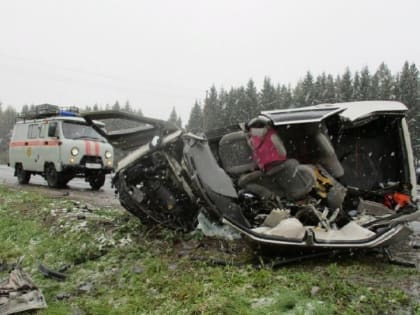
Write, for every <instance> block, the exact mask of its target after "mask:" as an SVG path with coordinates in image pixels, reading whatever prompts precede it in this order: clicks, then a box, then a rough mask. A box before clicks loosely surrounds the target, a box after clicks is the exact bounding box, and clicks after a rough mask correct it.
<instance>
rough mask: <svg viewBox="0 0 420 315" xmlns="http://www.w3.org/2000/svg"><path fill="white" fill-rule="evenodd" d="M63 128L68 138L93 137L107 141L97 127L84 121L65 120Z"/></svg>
mask: <svg viewBox="0 0 420 315" xmlns="http://www.w3.org/2000/svg"><path fill="white" fill-rule="evenodd" d="M62 129H63V135H64V138H66V139H73V140H76V139H93V140H99V141H102V142H106V141H105V139H104V137H102V136H101V135H100V134H99V133H97V132H96V130H95V129H93V128H92V127H90V126H88V125H86V124H84V123H82V122H69V121H64V122H63V124H62Z"/></svg>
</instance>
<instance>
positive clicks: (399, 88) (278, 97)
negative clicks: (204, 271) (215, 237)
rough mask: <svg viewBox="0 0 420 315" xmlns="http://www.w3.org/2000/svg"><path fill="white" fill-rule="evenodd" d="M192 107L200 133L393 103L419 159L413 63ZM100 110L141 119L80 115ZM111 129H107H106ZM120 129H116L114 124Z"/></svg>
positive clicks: (0, 131)
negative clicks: (336, 107) (331, 107)
mask: <svg viewBox="0 0 420 315" xmlns="http://www.w3.org/2000/svg"><path fill="white" fill-rule="evenodd" d="M197 99H202V101H196V102H195V104H192V108H191V112H190V117H189V119H188V123H187V124H186V126H185V128H186V129H188V130H190V131H192V132H203V131H206V130H210V129H214V128H219V127H222V126H225V125H231V124H235V123H238V122H244V121H247V120H249V119H250V118H252V117H254V116H256V115H257V114H258V113H259V112H260V111H262V110H270V109H285V108H293V107H301V106H307V105H316V104H321V103H337V102H349V101H362V100H397V101H401V102H403V103H404V104H405V105H406V106H407V107H408V108H409V111H408V114H407V115H408V123H409V127H410V131H411V136H412V142H413V149H414V154H415V157H416V158H417V159H419V158H420V124H419V123H420V73H419V70H418V68H417V66H416V65H415V64H414V63H409V62H405V63H404V64H403V66H402V68H401V70H400V71H398V72H397V73H392V72H391V71H390V69H389V67H388V66H387V65H386V64H385V63H382V64H381V65H380V66H379V67H378V68H377V69H375V70H371V69H369V68H368V67H364V68H363V69H358V70H351V69H348V68H347V69H346V70H345V71H344V72H343V73H341V74H338V75H337V74H336V75H333V74H326V73H320V74H313V73H311V72H307V73H306V74H304V76H303V78H302V79H301V80H300V81H299V82H297V84H296V85H294V86H292V85H290V84H282V83H276V82H273V81H272V80H271V79H270V78H269V77H266V78H265V79H264V81H263V82H262V85H261V87H260V88H257V84H256V83H255V82H254V81H253V80H252V79H249V80H248V82H246V84H245V85H243V86H239V87H231V88H230V89H228V90H226V89H219V90H218V89H217V88H216V87H215V86H211V87H210V88H209V90H207V91H206V92H205V95H204V96H197ZM32 106H33V105H31V106H29V105H24V106H23V107H22V112H25V111H29V110H31V107H32ZM103 109H113V110H123V111H128V112H133V113H137V114H140V115H142V111H141V109H139V108H137V107H136V108H134V107H132V106H131V105H130V103H129V102H128V101H127V102H126V103H125V104H124V105H120V103H119V102H118V101H117V102H115V103H114V104H113V105H111V106H110V105H105V107H102V106H100V105H96V104H95V105H93V106H85V107H84V108H83V110H85V111H96V110H103ZM16 116H17V112H16V110H15V109H14V108H13V107H12V106H7V107H6V108H4V107H3V106H2V104H1V103H0V162H1V163H5V161H7V158H6V156H7V155H6V153H5V151H7V147H8V142H9V138H10V133H11V129H12V128H13V125H14V123H15V120H16ZM168 121H171V122H173V123H174V124H176V125H177V126H179V127H181V126H182V121H181V117H179V116H178V115H177V113H176V108H175V107H174V108H173V110H172V111H171V113H170V116H169V117H168ZM107 127H108V128H109V129H110V130H112V129H113V128H112V126H107ZM119 127H120V126H119Z"/></svg>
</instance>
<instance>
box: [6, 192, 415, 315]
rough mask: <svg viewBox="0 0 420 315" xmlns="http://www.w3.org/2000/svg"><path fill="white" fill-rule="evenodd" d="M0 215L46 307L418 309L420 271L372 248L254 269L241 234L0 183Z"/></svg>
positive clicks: (93, 310) (9, 251)
mask: <svg viewBox="0 0 420 315" xmlns="http://www.w3.org/2000/svg"><path fill="white" fill-rule="evenodd" d="M63 198H64V197H63ZM0 216H1V220H0V239H1V242H0V262H1V261H2V260H3V261H7V262H8V263H9V264H11V263H13V262H14V261H16V260H17V259H18V257H20V256H21V255H25V259H24V264H23V266H24V270H26V271H28V272H29V273H30V274H31V275H32V277H33V279H34V281H35V283H37V284H38V286H39V287H40V288H41V290H42V291H43V292H44V295H45V297H46V300H47V303H48V309H46V310H42V311H39V312H38V313H37V314H41V315H44V314H71V313H77V312H78V313H80V314H338V313H344V314H382V313H402V312H408V313H416V312H417V313H419V312H420V306H419V301H418V297H417V300H416V297H415V296H412V295H410V294H409V288H410V283H411V284H412V283H414V284H415V283H418V281H419V280H420V276H419V272H418V271H415V270H413V269H406V268H403V267H397V266H392V265H389V264H387V263H385V262H383V261H382V260H380V259H379V260H376V257H372V256H361V257H347V258H343V259H341V260H337V261H335V260H329V259H322V260H318V261H308V262H303V263H299V264H295V265H292V266H288V267H283V268H280V269H277V270H272V269H270V268H269V267H262V268H257V269H256V268H254V267H253V266H252V265H251V260H249V258H250V257H252V256H253V255H254V254H253V253H252V252H251V250H249V249H248V248H247V247H244V246H243V244H242V242H241V241H239V242H227V241H223V242H222V241H218V240H214V239H207V238H203V237H202V236H200V235H190V234H180V233H176V232H173V231H168V230H165V229H161V228H147V227H145V226H142V225H141V224H140V222H139V221H138V220H137V219H136V218H134V217H132V216H131V215H129V214H128V213H126V212H125V211H121V210H118V209H90V210H89V211H87V210H85V209H83V207H81V205H78V204H77V203H75V202H73V201H72V200H67V199H62V198H61V199H58V198H50V197H47V196H43V195H41V194H39V193H32V192H26V191H22V190H11V189H8V188H5V187H2V186H0ZM197 258H200V259H197ZM210 258H217V259H219V260H220V259H224V260H225V261H226V262H227V264H226V265H224V266H221V265H214V264H212V263H210ZM40 262H43V263H45V264H46V265H48V266H50V267H52V268H56V269H58V268H60V267H61V266H64V265H68V266H69V268H68V269H67V270H66V273H67V274H68V278H67V280H66V281H63V282H59V281H56V280H53V279H48V278H44V277H43V276H42V275H41V274H40V273H39V272H38V270H37V266H38V264H39V263H40ZM229 262H232V263H233V264H230V263H229ZM6 275H7V273H6V272H5V271H4V272H2V273H1V274H0V276H1V277H5V276H6ZM60 296H61V297H63V296H64V297H65V298H64V299H58V297H60Z"/></svg>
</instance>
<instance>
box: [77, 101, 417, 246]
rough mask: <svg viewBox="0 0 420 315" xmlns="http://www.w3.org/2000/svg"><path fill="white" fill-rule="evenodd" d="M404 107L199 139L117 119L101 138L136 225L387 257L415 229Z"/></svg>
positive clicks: (335, 108)
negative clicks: (204, 226) (200, 221)
mask: <svg viewBox="0 0 420 315" xmlns="http://www.w3.org/2000/svg"><path fill="white" fill-rule="evenodd" d="M406 111H407V108H406V106H405V105H404V104H402V103H399V102H393V101H365V102H351V103H338V104H321V105H316V106H310V107H301V108H293V109H283V110H272V111H264V112H261V113H260V114H259V115H258V116H257V117H255V118H253V119H251V120H250V121H247V122H244V123H240V124H236V125H232V126H226V127H225V128H221V129H218V130H211V131H208V132H206V133H205V134H203V135H195V134H191V133H187V132H184V131H183V130H181V129H179V128H177V127H175V126H174V125H172V124H170V123H168V122H165V121H161V120H156V119H151V118H145V117H139V116H137V115H133V114H129V113H121V112H112V111H104V112H96V113H88V114H85V119H86V120H87V121H88V122H90V123H91V124H92V127H94V128H95V126H94V124H93V123H92V121H93V120H94V119H95V120H102V121H106V120H107V119H115V118H118V119H122V120H128V121H131V122H132V121H135V122H137V123H138V126H137V127H133V128H129V129H127V130H119V131H115V132H110V133H107V134H106V133H105V132H104V131H103V130H100V129H99V128H97V127H96V129H97V131H98V132H100V133H102V134H103V136H104V137H106V138H107V139H108V140H109V142H110V143H112V144H113V145H114V147H116V148H118V149H120V150H122V151H123V152H124V153H125V157H124V158H123V159H122V160H121V161H120V162H119V164H118V168H117V170H116V174H115V176H114V178H113V185H114V186H115V188H116V191H117V193H118V195H119V199H120V201H121V204H122V205H123V206H124V207H125V208H126V209H127V210H128V211H130V212H131V213H132V214H134V215H135V216H137V217H139V218H140V220H141V221H142V222H143V223H144V224H160V225H163V226H166V227H169V228H173V229H181V230H185V231H188V230H192V229H194V228H195V226H196V225H197V216H198V214H199V213H203V214H205V215H206V216H207V217H208V218H210V219H211V220H214V221H217V222H220V223H223V224H227V225H229V226H231V227H232V228H234V229H235V230H237V231H239V232H240V233H241V234H242V235H244V236H245V237H246V238H247V239H249V240H250V241H251V242H252V243H254V244H257V245H259V246H261V247H266V248H270V249H275V250H290V249H302V250H306V249H310V250H314V249H358V248H374V247H383V246H386V245H388V244H391V243H392V242H395V241H397V240H401V239H404V238H406V237H407V236H408V234H409V233H410V230H409V229H408V228H407V227H406V223H407V222H409V221H411V220H414V219H415V218H418V217H419V215H420V211H418V209H417V206H416V205H415V199H416V175H415V169H414V163H413V156H412V151H411V144H410V137H409V132H408V128H407V122H406V118H405V113H406Z"/></svg>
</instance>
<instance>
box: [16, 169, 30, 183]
mask: <svg viewBox="0 0 420 315" xmlns="http://www.w3.org/2000/svg"><path fill="white" fill-rule="evenodd" d="M16 177H17V180H18V183H19V184H21V185H26V184H28V183H29V180H30V179H31V173H30V172H28V171H25V170H24V169H23V166H22V165H21V164H18V165H16Z"/></svg>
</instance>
